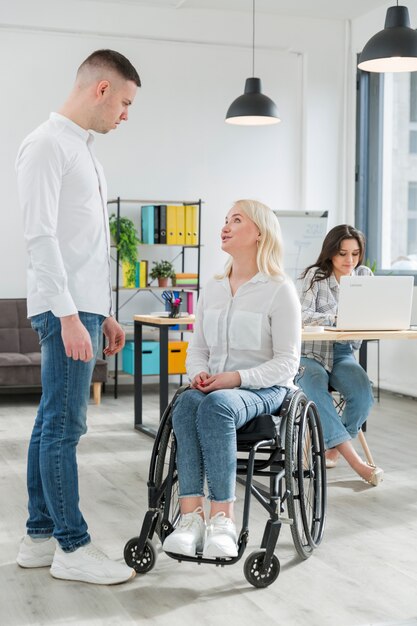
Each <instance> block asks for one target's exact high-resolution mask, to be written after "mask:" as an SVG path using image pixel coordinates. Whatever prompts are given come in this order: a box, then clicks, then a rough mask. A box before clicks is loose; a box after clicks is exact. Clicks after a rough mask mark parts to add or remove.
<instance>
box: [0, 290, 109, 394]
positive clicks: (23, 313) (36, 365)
mask: <svg viewBox="0 0 417 626" xmlns="http://www.w3.org/2000/svg"><path fill="white" fill-rule="evenodd" d="M40 366H41V352H40V345H39V338H38V334H37V333H36V332H35V331H34V330H33V329H32V327H31V324H30V320H29V319H28V317H27V308H26V299H25V298H17V299H0V386H3V387H15V386H17V387H32V386H40V384H41V367H40ZM107 367H108V365H107V361H105V360H103V359H97V363H96V366H95V368H94V372H93V379H92V381H93V382H94V383H105V382H106V381H107Z"/></svg>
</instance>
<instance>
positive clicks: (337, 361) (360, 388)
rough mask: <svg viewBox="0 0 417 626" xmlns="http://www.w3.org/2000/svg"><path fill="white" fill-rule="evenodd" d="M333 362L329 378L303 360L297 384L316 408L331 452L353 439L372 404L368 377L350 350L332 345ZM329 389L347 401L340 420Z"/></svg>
mask: <svg viewBox="0 0 417 626" xmlns="http://www.w3.org/2000/svg"><path fill="white" fill-rule="evenodd" d="M333 359H334V360H333V369H332V371H331V372H330V374H329V372H327V371H326V370H325V369H324V367H323V365H321V364H320V363H319V362H318V361H315V360H314V359H308V358H306V357H302V358H301V365H302V367H304V368H305V371H304V373H303V374H302V375H301V376H300V377H298V378H297V380H296V382H297V384H298V385H299V386H300V387H301V388H302V389H303V391H304V393H305V394H306V396H307V397H308V399H309V400H313V402H315V404H316V405H317V409H318V411H319V415H320V421H321V424H322V427H323V435H324V444H325V447H326V448H334V447H335V446H337V445H339V444H340V443H343V442H344V441H348V440H349V439H353V438H354V437H356V435H357V434H358V430H359V429H360V427H361V426H362V424H363V423H364V422H365V421H366V418H367V417H368V414H369V411H370V409H371V407H372V405H373V403H374V398H373V395H372V388H371V383H370V382H369V378H368V375H367V373H366V372H365V370H364V369H363V368H362V367H361V366H360V365H359V363H358V362H357V361H356V359H355V357H354V355H353V350H352V346H351V345H350V344H344V343H334V344H333ZM329 385H330V386H331V387H333V389H336V391H338V392H340V393H341V394H342V396H343V397H344V398H345V400H346V405H345V409H344V411H343V414H342V416H341V417H340V416H339V414H338V413H337V411H336V409H335V406H334V403H333V399H332V395H331V393H329Z"/></svg>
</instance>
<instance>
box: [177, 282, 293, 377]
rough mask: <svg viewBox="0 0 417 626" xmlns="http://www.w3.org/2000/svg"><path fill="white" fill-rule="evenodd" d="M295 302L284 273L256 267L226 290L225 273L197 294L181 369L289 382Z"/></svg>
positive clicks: (290, 284) (189, 371)
mask: <svg viewBox="0 0 417 626" xmlns="http://www.w3.org/2000/svg"><path fill="white" fill-rule="evenodd" d="M300 348H301V307H300V302H299V300H298V297H297V293H296V290H295V287H294V285H293V283H292V282H291V281H290V280H289V279H288V278H282V277H274V278H272V277H269V276H266V275H264V274H261V273H258V274H256V276H254V277H253V278H252V279H251V280H250V281H248V282H247V283H245V284H244V285H241V286H240V287H239V289H238V290H237V291H236V293H235V295H234V296H233V295H232V292H231V289H230V283H229V279H228V278H222V279H212V280H210V281H209V282H208V284H207V285H206V287H205V288H204V289H203V291H202V295H201V296H200V299H199V303H198V307H197V315H196V323H195V327H194V334H193V337H192V340H191V342H190V345H189V348H188V352H187V361H186V365H187V373H188V375H189V377H190V379H193V378H194V376H196V375H197V374H198V373H199V372H201V371H207V372H208V373H210V374H218V373H220V372H230V371H238V372H239V374H240V378H241V387H245V388H249V389H250V388H253V389H260V388H265V387H272V386H274V385H280V386H284V387H294V376H295V374H296V373H297V371H298V368H299V363H300Z"/></svg>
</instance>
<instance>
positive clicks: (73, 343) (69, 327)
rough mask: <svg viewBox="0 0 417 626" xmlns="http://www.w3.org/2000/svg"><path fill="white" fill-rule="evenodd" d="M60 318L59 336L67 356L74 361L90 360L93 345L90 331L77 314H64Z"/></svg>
mask: <svg viewBox="0 0 417 626" xmlns="http://www.w3.org/2000/svg"><path fill="white" fill-rule="evenodd" d="M60 320H61V337H62V341H63V342H64V348H65V354H66V355H67V357H69V358H71V359H74V361H85V362H87V361H91V359H92V358H93V346H92V344H91V337H90V333H89V332H88V330H87V329H86V327H85V326H84V324H83V323H82V322H81V320H80V318H79V317H78V315H66V316H65V317H61V318H60Z"/></svg>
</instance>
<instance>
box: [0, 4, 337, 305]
mask: <svg viewBox="0 0 417 626" xmlns="http://www.w3.org/2000/svg"><path fill="white" fill-rule="evenodd" d="M2 4H3V5H6V3H2ZM256 32H257V51H256V73H257V74H258V75H259V76H261V78H262V81H263V86H264V92H265V93H267V94H268V95H269V96H270V97H272V98H273V99H274V100H275V101H276V103H277V104H278V107H279V110H280V113H281V117H282V120H283V121H282V123H281V124H279V125H278V126H272V127H266V128H240V127H232V126H229V125H227V124H225V123H224V116H225V113H226V110H227V108H228V106H229V104H230V103H231V102H232V100H233V99H234V98H236V97H237V96H238V95H240V94H241V93H242V92H243V87H244V81H245V78H246V77H248V76H250V75H251V49H250V46H251V16H250V14H249V13H227V12H223V13H219V12H215V11H192V10H170V9H152V10H150V9H144V8H137V7H134V6H133V5H130V4H120V5H116V4H111V3H107V2H106V3H94V2H87V3H83V2H76V1H73V2H60V1H58V2H57V1H55V2H53V1H48V0H42V1H40V2H36V3H33V2H31V1H30V0H20V1H19V0H17V1H15V2H13V3H12V2H9V3H7V6H2V12H1V14H0V35H1V36H0V54H1V58H2V59H3V60H4V62H2V63H1V66H0V79H1V84H2V87H3V89H2V91H3V97H2V98H1V99H0V120H1V121H0V124H1V126H2V129H1V137H2V142H1V143H2V150H1V155H0V172H1V176H2V181H3V184H2V186H1V187H2V192H3V193H2V200H3V202H2V204H3V210H2V211H1V214H0V220H1V222H0V228H1V232H2V233H7V236H6V237H5V236H3V245H2V247H1V249H0V263H1V267H2V268H5V267H7V268H10V270H11V271H6V272H5V271H3V272H1V275H0V297H14V296H22V295H24V293H25V278H24V247H23V242H22V232H21V221H20V213H19V208H18V201H17V192H16V184H15V175H14V169H13V162H14V158H15V154H16V151H17V148H18V145H19V143H20V141H21V140H22V139H23V137H24V136H25V135H26V134H27V133H28V132H29V131H30V130H32V129H33V128H34V127H35V126H37V125H38V124H39V123H41V122H42V121H43V120H44V119H45V118H46V117H47V116H48V114H49V111H50V110H53V109H56V108H58V107H59V106H60V104H61V103H62V101H63V100H64V99H65V97H66V94H67V93H68V90H69V88H70V86H71V85H72V82H73V78H74V75H75V70H76V67H77V66H78V64H79V63H80V62H81V61H82V60H83V59H84V58H85V57H86V56H87V55H88V54H89V53H90V52H91V51H92V50H94V49H96V48H99V47H114V48H116V49H118V50H120V51H121V52H123V53H124V54H126V55H127V56H128V57H129V58H130V59H131V60H132V62H133V63H134V64H135V65H137V67H138V70H139V72H140V75H141V78H142V81H143V87H142V89H141V90H140V92H139V93H138V96H137V101H136V102H135V104H134V106H133V107H132V110H131V115H130V120H129V122H128V123H127V124H125V125H122V127H120V128H119V129H118V130H117V131H115V132H114V133H112V134H111V135H108V136H106V137H97V142H96V146H97V153H98V156H99V158H100V159H101V161H102V162H103V164H104V167H105V170H106V174H107V178H108V186H109V196H110V197H114V196H116V195H121V196H122V197H133V198H135V197H137V198H149V199H151V198H156V199H158V198H159V199H164V198H167V199H183V198H184V199H194V198H196V197H197V198H198V197H201V198H202V199H203V200H204V202H205V205H204V211H203V213H204V218H203V243H204V246H205V247H204V250H203V259H202V261H203V264H202V275H203V280H205V279H206V278H207V277H208V276H210V275H211V274H212V273H213V271H214V270H215V269H217V268H218V267H221V266H222V264H223V257H222V254H221V253H220V252H219V246H218V241H219V229H220V226H221V224H222V222H223V219H224V214H225V213H226V212H227V210H228V208H229V207H230V205H231V203H232V202H233V200H234V199H237V198H239V197H245V196H246V197H248V196H249V197H250V196H252V197H256V198H258V199H260V200H262V201H264V202H266V203H267V204H270V205H271V206H272V207H273V208H274V209H277V210H284V209H300V208H301V209H309V210H329V211H330V213H331V216H332V218H331V219H332V220H333V223H336V222H337V221H339V219H341V215H340V211H341V209H340V207H341V206H342V199H341V172H340V161H341V155H342V154H343V153H344V151H343V95H344V94H343V68H344V25H343V24H342V23H341V22H335V23H334V24H332V25H331V28H329V22H327V21H320V20H316V21H315V20H302V19H291V18H278V17H276V16H268V15H263V14H259V15H258V16H257V31H256ZM329 50H331V53H330V54H329ZM296 52H299V53H300V54H296Z"/></svg>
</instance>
